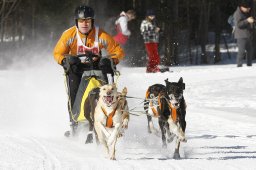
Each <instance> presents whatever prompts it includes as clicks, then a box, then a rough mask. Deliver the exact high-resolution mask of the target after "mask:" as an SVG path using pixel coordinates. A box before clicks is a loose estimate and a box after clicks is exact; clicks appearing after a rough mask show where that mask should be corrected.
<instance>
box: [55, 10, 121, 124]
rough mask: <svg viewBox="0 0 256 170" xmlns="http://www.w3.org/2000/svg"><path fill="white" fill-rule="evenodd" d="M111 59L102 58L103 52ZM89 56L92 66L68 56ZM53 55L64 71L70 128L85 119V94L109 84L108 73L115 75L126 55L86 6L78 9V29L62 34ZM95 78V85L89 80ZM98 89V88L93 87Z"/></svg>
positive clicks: (76, 19) (76, 17) (74, 28)
mask: <svg viewBox="0 0 256 170" xmlns="http://www.w3.org/2000/svg"><path fill="white" fill-rule="evenodd" d="M104 49H105V51H106V52H107V53H108V55H109V56H111V57H109V58H100V57H98V56H101V52H102V50H104ZM87 53H90V54H91V56H95V57H93V58H92V61H93V64H92V65H91V63H89V62H88V60H86V59H85V60H83V61H82V60H80V58H78V57H65V55H66V54H70V55H71V56H75V55H79V54H87ZM53 55H54V58H55V60H56V61H57V63H58V64H60V65H61V66H62V67H63V68H64V70H65V76H66V84H67V91H68V96H69V100H68V111H69V118H70V122H71V129H72V128H74V127H76V126H77V122H78V121H79V120H82V119H84V115H83V110H84V109H86V108H84V105H83V103H84V100H86V96H85V95H84V94H85V92H86V93H87V94H88V93H89V91H91V90H92V89H93V88H95V87H99V86H101V85H103V84H107V83H108V79H107V74H111V76H112V79H113V76H114V72H113V68H115V65H117V64H118V63H119V60H121V59H123V57H124V52H123V50H122V48H121V47H120V46H119V45H118V43H116V42H115V40H114V39H113V38H112V37H111V36H110V35H109V34H107V33H106V32H105V31H104V30H102V29H100V28H99V27H97V26H95V25H94V10H93V9H92V8H91V7H89V6H86V5H80V6H78V7H77V8H76V9H75V26H73V27H71V28H69V29H67V30H66V31H64V32H63V34H62V36H61V37H60V39H59V41H58V42H57V44H56V46H55V48H54V51H53ZM91 77H95V79H96V80H97V81H94V83H93V85H91V83H90V78H91ZM91 86H95V87H91Z"/></svg>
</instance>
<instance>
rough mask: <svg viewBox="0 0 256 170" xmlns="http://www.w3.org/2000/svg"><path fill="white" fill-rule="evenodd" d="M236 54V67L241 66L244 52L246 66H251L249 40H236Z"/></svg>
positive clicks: (251, 51)
mask: <svg viewBox="0 0 256 170" xmlns="http://www.w3.org/2000/svg"><path fill="white" fill-rule="evenodd" d="M237 46H238V53H237V66H242V64H243V58H244V56H245V52H246V61H247V65H248V66H251V65H252V53H253V50H252V49H253V47H252V40H251V38H239V39H237Z"/></svg>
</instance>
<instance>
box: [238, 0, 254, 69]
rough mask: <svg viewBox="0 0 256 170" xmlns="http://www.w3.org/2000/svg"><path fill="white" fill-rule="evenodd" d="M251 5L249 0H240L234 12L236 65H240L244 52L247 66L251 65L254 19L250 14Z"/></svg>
mask: <svg viewBox="0 0 256 170" xmlns="http://www.w3.org/2000/svg"><path fill="white" fill-rule="evenodd" d="M251 7H252V1H251V0H242V1H241V2H240V4H239V6H238V7H237V9H236V11H235V13H234V20H235V32H234V33H235V39H237V46H238V54H237V67H242V64H243V58H244V56H245V54H246V59H247V66H252V54H253V46H252V31H253V25H254V22H255V20H254V18H253V17H252V14H251ZM245 52H246V53H245Z"/></svg>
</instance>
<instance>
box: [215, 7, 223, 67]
mask: <svg viewBox="0 0 256 170" xmlns="http://www.w3.org/2000/svg"><path fill="white" fill-rule="evenodd" d="M215 10H216V13H215V14H216V15H215V16H216V18H215V57H214V63H218V62H220V61H221V53H220V39H221V28H220V23H221V16H220V7H219V3H218V2H216V4H215Z"/></svg>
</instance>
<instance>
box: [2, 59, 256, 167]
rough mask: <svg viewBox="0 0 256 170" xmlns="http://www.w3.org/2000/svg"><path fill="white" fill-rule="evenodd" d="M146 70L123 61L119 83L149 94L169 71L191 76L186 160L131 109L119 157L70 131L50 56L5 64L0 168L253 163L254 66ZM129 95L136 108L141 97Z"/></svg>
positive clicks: (61, 85) (60, 83) (186, 78)
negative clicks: (29, 63) (31, 63)
mask: <svg viewBox="0 0 256 170" xmlns="http://www.w3.org/2000/svg"><path fill="white" fill-rule="evenodd" d="M144 69H145V68H124V67H123V68H120V71H121V73H122V76H121V77H120V78H119V80H118V88H119V89H121V88H123V87H124V86H127V88H128V95H130V96H134V97H140V98H143V97H144V94H145V91H146V89H147V87H148V86H149V85H152V84H154V83H164V80H165V79H166V78H169V80H171V81H177V80H178V78H179V77H183V79H184V82H185V83H186V90H185V94H184V95H185V99H186V102H187V104H188V109H187V117H186V120H187V131H186V134H187V138H188V142H187V143H182V144H181V151H180V153H181V157H182V159H181V160H174V159H172V156H173V152H174V143H171V144H170V145H168V148H167V149H162V147H161V146H162V143H161V139H160V138H159V137H157V136H156V135H152V134H148V133H147V126H146V116H145V115H141V116H131V120H130V123H129V128H128V130H127V131H126V133H125V136H124V137H123V138H121V139H120V140H119V142H118V144H117V161H110V160H108V159H105V158H104V155H103V151H102V148H101V147H98V146H97V145H96V144H95V143H93V144H89V145H85V144H84V141H85V134H81V135H80V136H79V137H77V138H71V139H67V138H65V137H64V136H63V133H64V131H65V130H67V129H68V115H67V110H66V94H65V89H64V83H63V76H62V70H61V69H60V68H58V66H56V65H55V64H53V63H45V64H44V65H41V66H40V67H37V68H32V69H24V70H23V69H20V70H12V69H10V70H4V71H0V81H1V84H0V94H1V98H0V103H1V107H0V169H4V170H5V169H7V170H9V169H26V170H30V169H31V170H32V169H39V170H41V169H55V170H58V169H96V170H97V169H120V170H121V169H122V170H126V169H127V170H128V169H129V170H130V169H136V170H137V169H147V170H148V169H152V170H159V169H168V170H183V169H184V170H186V169H190V170H198V169H207V170H215V169H229V170H237V169H239V170H241V169H244V170H255V167H256V163H255V162H256V145H255V143H256V131H255V129H256V104H255V100H256V91H255V87H256V75H255V72H256V68H255V67H251V68H248V67H243V68H241V69H237V68H236V67H235V65H225V66H198V67H174V68H172V70H173V71H174V72H173V73H163V74H161V73H159V74H145V73H144V71H145V70H144ZM38 75H40V76H38ZM17 82H19V83H17ZM128 102H129V105H130V108H132V107H133V106H136V105H138V103H140V102H141V100H134V99H129V100H128ZM138 109H142V107H141V108H138ZM154 124H155V127H158V125H157V120H155V119H154ZM85 131H87V129H86V130H85Z"/></svg>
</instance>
